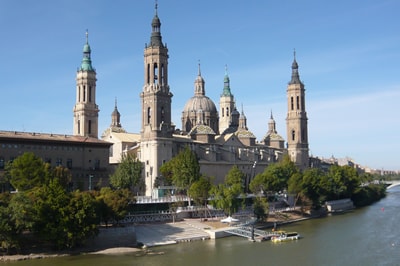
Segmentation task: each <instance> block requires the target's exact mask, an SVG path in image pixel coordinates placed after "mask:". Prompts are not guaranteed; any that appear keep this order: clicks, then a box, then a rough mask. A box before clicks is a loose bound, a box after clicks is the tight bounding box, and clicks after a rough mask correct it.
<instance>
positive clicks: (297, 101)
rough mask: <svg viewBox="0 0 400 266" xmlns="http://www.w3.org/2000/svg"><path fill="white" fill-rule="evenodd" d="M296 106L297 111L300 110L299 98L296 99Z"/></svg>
mask: <svg viewBox="0 0 400 266" xmlns="http://www.w3.org/2000/svg"><path fill="white" fill-rule="evenodd" d="M296 105H297V110H299V109H300V99H299V96H297V97H296Z"/></svg>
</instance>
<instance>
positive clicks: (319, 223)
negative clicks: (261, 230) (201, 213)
mask: <svg viewBox="0 0 400 266" xmlns="http://www.w3.org/2000/svg"><path fill="white" fill-rule="evenodd" d="M399 221H400V187H396V188H392V189H391V190H389V191H388V194H387V196H386V198H384V199H382V200H381V201H379V202H377V203H375V204H373V205H371V206H368V207H365V208H361V209H357V210H354V211H351V212H347V213H344V214H337V215H332V216H327V217H324V218H320V219H312V220H306V221H302V222H299V223H295V224H291V225H287V226H285V227H283V228H281V229H284V230H286V231H297V232H299V233H300V234H301V235H302V236H303V238H302V239H300V240H297V241H293V242H285V243H271V242H269V241H267V242H262V243H257V242H255V243H253V242H250V241H248V240H246V239H244V238H240V237H227V238H223V239H217V240H215V241H214V240H205V241H195V242H190V243H180V244H176V245H169V246H161V247H154V248H152V250H153V251H154V253H162V255H143V256H138V255H132V254H124V255H121V254H119V255H79V256H70V257H61V258H54V259H53V258H51V259H42V260H30V261H19V262H10V263H9V264H12V265H17V266H22V265H29V266H36V265H41V266H50V265H57V266H62V265H76V266H80V265H85V266H89V265H96V266H103V265H107V266H109V265H115V266H117V265H118V266H119V265H141V266H153V265H176V266H179V265H191V266H197V265H202V266H204V265H218V266H229V265H247V266H253V265H341V266H345V265H400V228H399V227H400V224H399ZM6 264H8V263H6Z"/></svg>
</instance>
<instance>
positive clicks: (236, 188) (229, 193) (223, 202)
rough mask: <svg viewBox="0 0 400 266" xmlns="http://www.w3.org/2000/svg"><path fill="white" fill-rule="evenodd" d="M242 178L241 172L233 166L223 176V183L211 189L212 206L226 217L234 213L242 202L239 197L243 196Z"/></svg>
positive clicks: (243, 176)
mask: <svg viewBox="0 0 400 266" xmlns="http://www.w3.org/2000/svg"><path fill="white" fill-rule="evenodd" d="M244 178H245V175H244V174H243V172H242V171H240V169H239V168H238V167H237V166H236V165H235V166H233V167H232V168H231V169H230V170H229V172H228V174H227V175H226V176H225V182H224V183H223V184H219V185H217V186H214V187H213V188H212V189H211V195H212V196H213V200H212V203H213V205H214V206H215V207H216V208H219V209H223V210H224V211H225V213H227V214H228V215H231V214H232V213H234V212H236V211H237V210H238V208H239V206H240V205H241V202H242V201H241V199H240V198H239V196H240V195H241V194H243V190H244V185H243V184H244V182H243V180H244Z"/></svg>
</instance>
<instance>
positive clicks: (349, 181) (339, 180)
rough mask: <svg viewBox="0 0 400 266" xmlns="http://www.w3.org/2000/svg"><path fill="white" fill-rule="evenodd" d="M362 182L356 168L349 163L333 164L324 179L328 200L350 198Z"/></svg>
mask: <svg viewBox="0 0 400 266" xmlns="http://www.w3.org/2000/svg"><path fill="white" fill-rule="evenodd" d="M360 184H361V180H360V178H359V176H358V173H357V171H356V169H355V168H353V167H350V166H347V165H346V166H339V165H332V166H331V167H330V168H329V170H328V173H327V175H326V177H325V179H324V180H322V186H323V188H324V189H325V194H326V195H327V200H336V199H342V198H349V197H351V195H352V194H353V192H354V191H355V189H356V188H357V187H359V186H360Z"/></svg>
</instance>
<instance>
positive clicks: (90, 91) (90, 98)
mask: <svg viewBox="0 0 400 266" xmlns="http://www.w3.org/2000/svg"><path fill="white" fill-rule="evenodd" d="M89 102H92V86H89Z"/></svg>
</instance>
